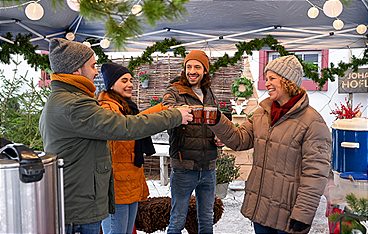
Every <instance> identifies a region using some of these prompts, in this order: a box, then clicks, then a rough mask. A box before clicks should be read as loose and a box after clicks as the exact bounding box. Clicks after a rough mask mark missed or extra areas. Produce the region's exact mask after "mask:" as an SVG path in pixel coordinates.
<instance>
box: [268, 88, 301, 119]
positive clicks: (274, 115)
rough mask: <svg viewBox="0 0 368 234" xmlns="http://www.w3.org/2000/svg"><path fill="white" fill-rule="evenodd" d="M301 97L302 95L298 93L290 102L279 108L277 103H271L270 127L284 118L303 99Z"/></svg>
mask: <svg viewBox="0 0 368 234" xmlns="http://www.w3.org/2000/svg"><path fill="white" fill-rule="evenodd" d="M303 95H304V93H300V94H298V95H296V96H294V97H292V98H290V100H289V101H288V102H287V103H285V104H284V105H282V106H280V104H279V103H278V102H276V101H273V102H272V105H271V121H272V122H271V126H273V125H274V124H275V123H276V122H277V120H279V119H280V118H281V117H282V116H284V115H285V114H286V113H287V112H288V111H289V110H290V109H291V108H292V107H293V106H294V105H295V104H296V103H297V102H298V101H299V100H300V99H301V98H302V97H303Z"/></svg>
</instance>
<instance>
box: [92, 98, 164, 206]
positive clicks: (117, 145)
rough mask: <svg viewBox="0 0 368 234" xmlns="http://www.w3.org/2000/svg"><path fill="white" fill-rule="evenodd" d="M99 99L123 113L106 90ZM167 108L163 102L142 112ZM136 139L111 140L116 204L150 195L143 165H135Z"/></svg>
mask: <svg viewBox="0 0 368 234" xmlns="http://www.w3.org/2000/svg"><path fill="white" fill-rule="evenodd" d="M98 101H99V103H100V105H101V106H102V107H103V108H105V109H109V110H112V111H114V112H116V113H119V114H122V113H121V112H120V111H119V108H122V106H121V105H120V104H119V103H118V102H117V101H115V100H114V99H112V98H111V97H110V96H109V95H108V94H107V93H106V92H102V93H101V94H100V95H99V97H98ZM164 109H167V108H166V107H163V106H162V105H161V104H159V105H157V106H155V107H153V108H150V109H147V110H145V111H143V112H141V113H143V114H150V113H154V112H159V111H161V110H164ZM134 145H135V141H109V148H110V150H111V155H112V167H113V170H114V189H115V203H116V204H131V203H133V202H138V201H142V200H145V199H147V197H148V195H149V191H148V186H147V183H146V178H145V176H144V169H143V167H141V168H138V167H136V166H134V163H133V162H134Z"/></svg>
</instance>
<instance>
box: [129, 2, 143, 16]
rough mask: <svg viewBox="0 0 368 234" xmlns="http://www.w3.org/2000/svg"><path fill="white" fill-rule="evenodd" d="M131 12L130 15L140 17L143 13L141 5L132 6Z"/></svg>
mask: <svg viewBox="0 0 368 234" xmlns="http://www.w3.org/2000/svg"><path fill="white" fill-rule="evenodd" d="M131 12H132V14H133V15H135V16H140V15H142V13H143V11H142V6H141V5H139V4H136V5H134V6H133V7H132V9H131Z"/></svg>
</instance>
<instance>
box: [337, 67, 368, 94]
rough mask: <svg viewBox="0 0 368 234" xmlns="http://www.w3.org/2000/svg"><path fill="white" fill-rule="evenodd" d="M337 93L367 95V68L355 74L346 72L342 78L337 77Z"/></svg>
mask: <svg viewBox="0 0 368 234" xmlns="http://www.w3.org/2000/svg"><path fill="white" fill-rule="evenodd" d="M338 91H339V93H368V68H360V69H358V71H357V72H354V71H352V70H347V71H346V72H345V76H344V77H339V90H338Z"/></svg>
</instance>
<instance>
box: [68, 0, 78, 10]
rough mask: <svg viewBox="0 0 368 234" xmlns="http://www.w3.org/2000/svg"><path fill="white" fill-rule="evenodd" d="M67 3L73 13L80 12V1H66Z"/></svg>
mask: <svg viewBox="0 0 368 234" xmlns="http://www.w3.org/2000/svg"><path fill="white" fill-rule="evenodd" d="M66 3H67V4H68V7H69V8H70V9H72V10H73V11H79V0H66Z"/></svg>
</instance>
